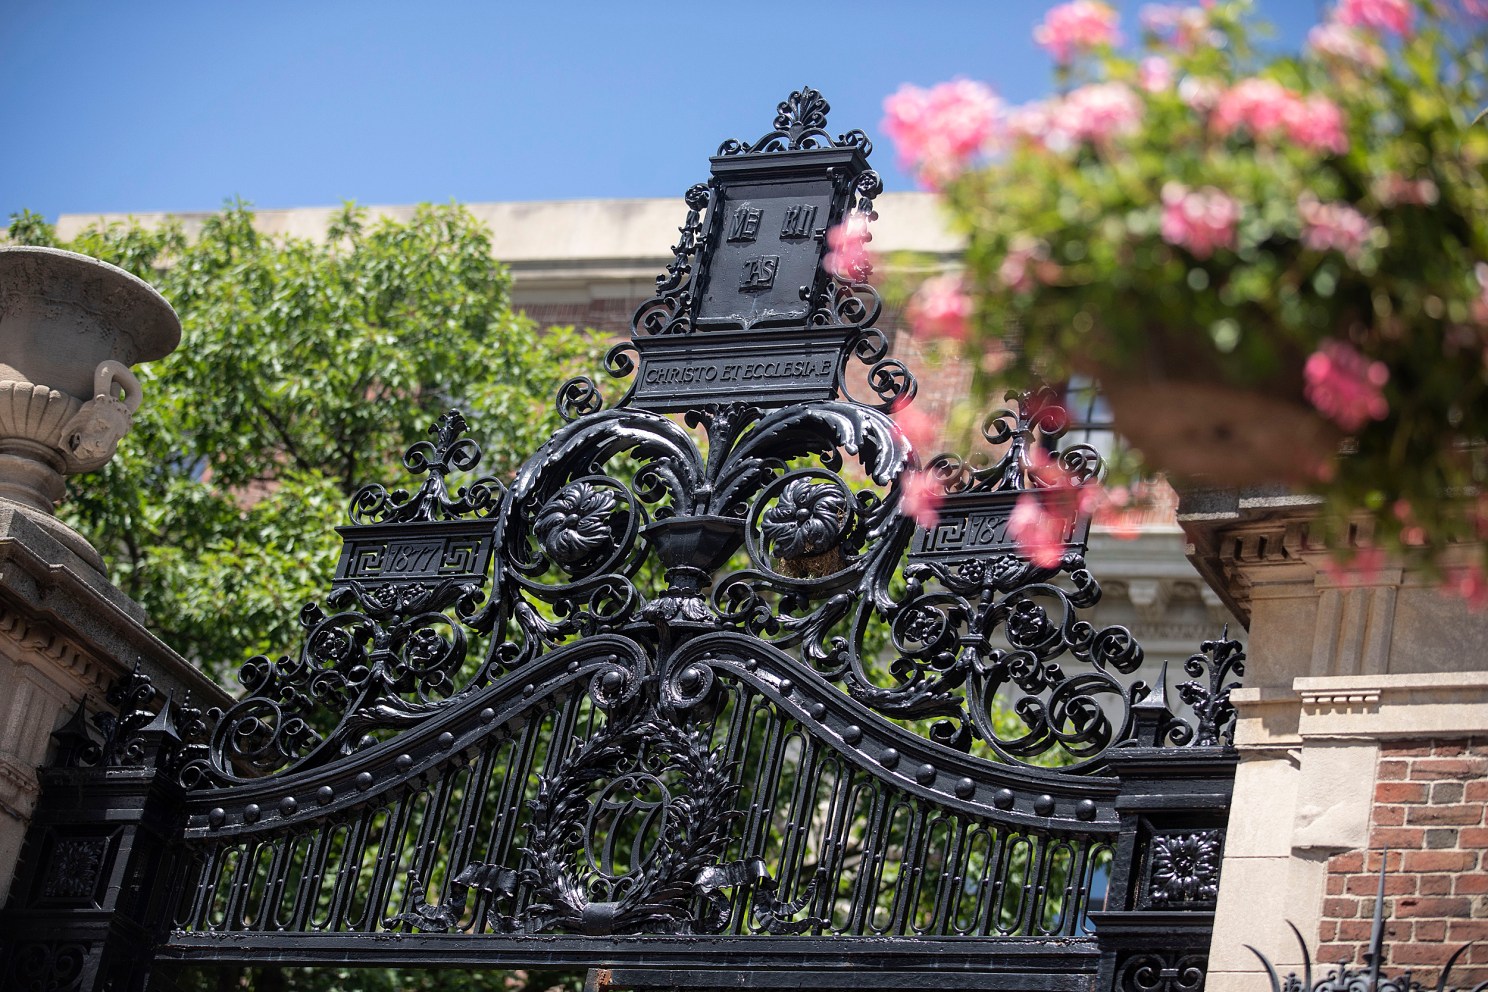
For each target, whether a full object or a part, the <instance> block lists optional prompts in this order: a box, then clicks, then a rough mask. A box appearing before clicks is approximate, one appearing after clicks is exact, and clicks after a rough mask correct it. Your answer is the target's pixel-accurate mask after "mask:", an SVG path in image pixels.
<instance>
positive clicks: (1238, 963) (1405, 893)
mask: <svg viewBox="0 0 1488 992" xmlns="http://www.w3.org/2000/svg"><path fill="white" fill-rule="evenodd" d="M1315 507H1316V503H1315V501H1313V500H1311V499H1310V498H1307V497H1296V496H1287V495H1277V494H1266V493H1254V494H1246V493H1239V494H1237V493H1233V492H1231V493H1223V494H1214V493H1209V494H1199V495H1195V496H1190V497H1186V499H1185V502H1184V504H1183V505H1182V506H1181V507H1180V514H1179V521H1180V523H1181V524H1182V525H1183V528H1184V530H1185V532H1186V533H1187V535H1188V538H1189V541H1190V542H1191V544H1190V550H1189V557H1190V560H1191V561H1193V563H1194V564H1195V566H1196V567H1198V569H1199V571H1200V572H1201V573H1202V574H1203V575H1204V576H1205V578H1206V580H1207V581H1208V582H1209V583H1210V585H1211V587H1212V588H1213V589H1214V590H1215V591H1216V592H1217V593H1218V594H1219V595H1220V597H1221V598H1222V599H1223V600H1224V601H1225V603H1226V605H1227V606H1229V607H1230V609H1231V610H1232V611H1233V612H1234V614H1235V615H1236V616H1237V617H1239V618H1241V619H1242V621H1243V622H1244V623H1245V624H1246V626H1247V628H1248V630H1249V632H1250V636H1249V644H1248V648H1247V654H1248V656H1249V661H1248V671H1247V673H1246V678H1245V686H1246V687H1245V688H1244V689H1242V690H1240V691H1238V692H1236V693H1235V694H1233V695H1232V697H1231V700H1232V701H1233V702H1234V703H1235V704H1236V707H1237V709H1238V710H1239V714H1240V718H1239V723H1238V726H1237V730H1236V735H1235V737H1236V740H1235V743H1236V747H1237V748H1238V749H1239V751H1240V758H1241V760H1240V766H1239V769H1238V771H1237V775H1236V779H1235V792H1234V805H1233V807H1232V810H1231V815H1230V823H1229V829H1228V831H1227V836H1226V846H1225V858H1224V869H1223V875H1222V882H1221V885H1220V893H1219V905H1218V909H1217V913H1216V920H1215V930H1214V942H1213V945H1212V947H1211V952H1210V973H1209V978H1208V984H1207V988H1208V989H1210V990H1212V992H1231V990H1235V992H1238V990H1240V989H1242V988H1243V989H1247V990H1253V989H1256V988H1264V987H1266V980H1265V977H1264V974H1263V972H1262V970H1261V966H1260V964H1259V962H1258V961H1257V960H1256V959H1255V958H1254V956H1253V955H1251V953H1250V952H1249V951H1248V950H1246V948H1245V945H1246V944H1252V945H1254V946H1255V947H1257V948H1258V949H1259V950H1261V951H1263V952H1264V953H1265V954H1266V955H1267V956H1268V957H1270V958H1271V960H1272V961H1274V962H1276V964H1277V965H1278V967H1279V968H1280V970H1281V971H1282V973H1283V974H1285V972H1286V971H1287V970H1288V969H1291V968H1296V967H1299V966H1300V964H1301V953H1300V951H1299V949H1298V947H1297V942H1296V938H1295V937H1294V936H1293V935H1292V934H1291V932H1290V930H1289V929H1288V927H1287V921H1291V922H1292V923H1293V924H1295V925H1296V926H1297V928H1298V930H1300V931H1301V933H1302V936H1303V938H1304V939H1305V940H1306V942H1307V946H1308V950H1309V951H1310V952H1312V953H1313V955H1314V961H1315V962H1316V961H1317V959H1318V956H1319V954H1320V952H1321V959H1322V961H1323V962H1325V963H1329V964H1336V963H1337V962H1338V961H1339V960H1340V959H1341V958H1346V959H1347V960H1349V961H1351V962H1356V963H1362V955H1363V951H1364V950H1365V945H1366V944H1367V942H1368V937H1369V934H1368V930H1369V927H1370V916H1371V914H1372V896H1373V893H1374V891H1375V889H1374V886H1375V884H1376V880H1375V879H1374V877H1373V876H1372V875H1371V874H1370V873H1371V872H1372V871H1376V870H1377V869H1378V867H1379V860H1378V858H1379V855H1378V853H1373V854H1371V853H1369V852H1378V851H1379V850H1380V849H1381V848H1385V847H1388V848H1390V849H1391V850H1392V851H1397V852H1401V853H1400V854H1392V855H1391V859H1392V860H1391V863H1390V864H1389V866H1388V867H1389V868H1390V869H1391V871H1392V875H1391V877H1390V880H1389V883H1388V884H1389V888H1388V890H1387V893H1388V895H1389V897H1390V898H1389V900H1388V902H1387V906H1386V918H1387V919H1389V920H1390V921H1391V923H1390V926H1389V928H1388V929H1387V931H1386V944H1387V946H1388V947H1389V956H1388V957H1387V958H1386V965H1387V970H1389V969H1393V971H1394V972H1397V973H1398V972H1399V971H1402V970H1404V968H1407V967H1409V968H1413V969H1415V972H1416V977H1417V979H1418V980H1421V981H1423V982H1425V983H1426V984H1427V985H1428V986H1430V985H1433V984H1434V983H1435V981H1436V972H1435V971H1434V970H1433V968H1432V966H1433V965H1440V964H1441V963H1443V962H1444V960H1445V958H1446V956H1447V955H1448V954H1450V952H1451V951H1452V950H1455V948H1456V946H1460V945H1461V944H1463V943H1466V942H1467V941H1468V940H1471V939H1478V938H1481V937H1483V936H1488V925H1485V918H1488V886H1485V885H1484V884H1483V881H1482V880H1483V877H1484V876H1483V873H1482V870H1483V869H1485V868H1488V859H1485V856H1484V851H1485V850H1488V829H1485V824H1484V812H1485V805H1488V785H1485V784H1484V782H1483V778H1484V772H1485V771H1488V651H1485V647H1488V614H1485V613H1475V612H1473V611H1471V610H1470V609H1469V608H1468V606H1467V605H1466V603H1465V602H1463V601H1462V600H1461V599H1459V598H1456V597H1454V596H1451V595H1447V594H1443V593H1441V592H1439V591H1438V588H1437V580H1435V579H1433V578H1431V577H1429V576H1426V575H1422V574H1418V573H1416V572H1414V571H1412V570H1407V569H1402V568H1400V567H1398V566H1396V567H1387V568H1384V569H1382V570H1380V571H1378V572H1376V573H1373V574H1355V575H1340V574H1338V570H1337V569H1335V568H1329V567H1327V566H1329V564H1330V562H1331V561H1332V558H1331V555H1330V553H1329V551H1328V549H1327V548H1326V547H1324V546H1322V544H1321V543H1320V542H1319V541H1318V540H1317V539H1316V538H1314V537H1313V535H1312V532H1311V522H1312V521H1313V519H1314V514H1315ZM1478 550H1479V549H1476V548H1473V549H1467V548H1464V549H1462V553H1463V556H1464V558H1463V560H1464V561H1466V560H1467V555H1468V554H1476V553H1478ZM1479 889H1483V890H1484V891H1483V892H1479V891H1478V890H1479ZM1474 954H1477V951H1476V949H1475V950H1474V951H1473V952H1470V953H1469V955H1468V956H1466V957H1465V958H1464V959H1462V960H1461V961H1460V962H1459V965H1458V967H1457V968H1456V969H1455V970H1454V972H1453V976H1452V984H1454V985H1460V986H1462V987H1471V986H1472V985H1473V984H1475V983H1476V982H1477V981H1480V980H1482V979H1483V978H1488V971H1485V970H1484V969H1483V968H1482V967H1481V966H1482V965H1484V964H1488V954H1484V955H1483V956H1482V958H1481V960H1474V958H1473V957H1472V955H1474ZM1474 964H1477V965H1478V966H1479V967H1477V968H1474V967H1472V965H1474ZM1479 971H1485V973H1482V974H1479V973H1477V972H1479Z"/></svg>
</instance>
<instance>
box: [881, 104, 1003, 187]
mask: <svg viewBox="0 0 1488 992" xmlns="http://www.w3.org/2000/svg"><path fill="white" fill-rule="evenodd" d="M1001 114H1002V101H1000V100H999V99H998V98H997V97H996V95H995V94H993V92H992V91H991V90H990V89H988V88H987V87H986V86H984V85H983V84H981V83H977V82H972V81H970V80H966V79H957V80H954V81H952V82H949V83H941V84H939V85H938V86H934V87H932V88H931V89H928V90H922V89H920V88H919V87H916V86H903V87H900V89H899V92H897V93H895V94H894V95H892V96H890V97H889V98H888V99H887V100H885V101H884V120H883V128H884V130H885V131H886V132H888V135H889V137H890V138H892V139H893V141H894V144H895V146H896V147H897V148H898V151H899V160H900V161H901V162H902V163H903V164H904V165H905V166H906V167H909V168H914V169H916V170H917V171H918V172H919V173H920V178H921V180H922V181H925V182H926V183H927V185H930V186H932V187H937V186H939V185H942V184H943V183H944V182H945V181H946V180H947V179H950V178H952V177H953V176H954V175H955V174H956V173H957V172H958V171H960V170H961V169H962V168H964V167H965V165H966V163H967V161H968V160H969V159H970V158H971V157H972V156H973V155H975V154H976V153H977V152H978V151H979V150H981V149H982V148H983V147H984V146H985V145H986V144H987V143H988V141H990V140H991V139H992V138H993V137H994V135H995V134H996V130H997V123H998V119H999V117H1000V116H1001Z"/></svg>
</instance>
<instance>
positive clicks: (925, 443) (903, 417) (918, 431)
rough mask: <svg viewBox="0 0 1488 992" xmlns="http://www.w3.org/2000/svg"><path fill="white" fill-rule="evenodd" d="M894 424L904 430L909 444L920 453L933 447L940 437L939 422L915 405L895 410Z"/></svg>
mask: <svg viewBox="0 0 1488 992" xmlns="http://www.w3.org/2000/svg"><path fill="white" fill-rule="evenodd" d="M894 425H895V426H896V427H898V428H899V429H900V430H901V431H903V432H904V436H905V438H906V439H907V440H908V441H909V443H910V446H911V447H913V448H914V449H915V451H917V452H919V453H921V454H924V453H925V452H927V451H930V450H931V449H933V448H934V447H935V443H936V441H937V440H938V439H939V438H940V429H941V424H940V422H939V421H938V420H936V419H935V418H934V417H932V416H930V415H929V414H928V413H925V412H924V411H923V410H921V409H920V408H919V407H916V406H910V407H905V408H904V409H902V410H898V411H896V412H895V413H894Z"/></svg>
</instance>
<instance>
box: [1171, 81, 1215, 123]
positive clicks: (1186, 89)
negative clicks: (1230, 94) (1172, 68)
mask: <svg viewBox="0 0 1488 992" xmlns="http://www.w3.org/2000/svg"><path fill="white" fill-rule="evenodd" d="M1223 95H1224V87H1223V86H1221V85H1220V83H1219V80H1217V79H1206V78H1203V77H1200V76H1184V77H1183V82H1181V83H1179V84H1178V98H1179V99H1180V100H1182V101H1183V102H1184V104H1186V105H1187V106H1188V109H1190V110H1192V111H1193V112H1194V113H1198V114H1207V113H1208V112H1209V111H1211V110H1213V109H1214V108H1215V107H1216V106H1218V104H1219V98H1220V97H1221V96H1223Z"/></svg>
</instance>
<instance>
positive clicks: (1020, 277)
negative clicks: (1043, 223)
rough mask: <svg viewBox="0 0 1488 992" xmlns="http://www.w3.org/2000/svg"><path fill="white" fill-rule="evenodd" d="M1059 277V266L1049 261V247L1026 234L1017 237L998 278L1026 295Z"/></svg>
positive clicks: (1016, 291) (998, 271)
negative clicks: (1039, 285)
mask: <svg viewBox="0 0 1488 992" xmlns="http://www.w3.org/2000/svg"><path fill="white" fill-rule="evenodd" d="M1058 277H1059V265H1058V264H1057V263H1055V262H1052V261H1050V260H1049V246H1048V245H1047V244H1045V243H1044V242H1042V241H1039V240H1037V239H1036V238H1032V237H1030V236H1028V235H1026V234H1020V235H1018V236H1017V237H1015V238H1014V239H1013V241H1012V244H1010V245H1009V246H1008V253H1007V254H1006V255H1005V256H1003V259H1002V264H1001V265H999V266H998V267H997V278H998V279H1000V280H1002V284H1003V285H1004V286H1006V287H1007V288H1008V289H1011V290H1012V291H1013V292H1015V293H1026V292H1028V291H1029V290H1031V289H1033V287H1034V286H1035V285H1037V284H1039V283H1050V282H1053V281H1054V280H1055V279H1057V278H1058Z"/></svg>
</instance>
